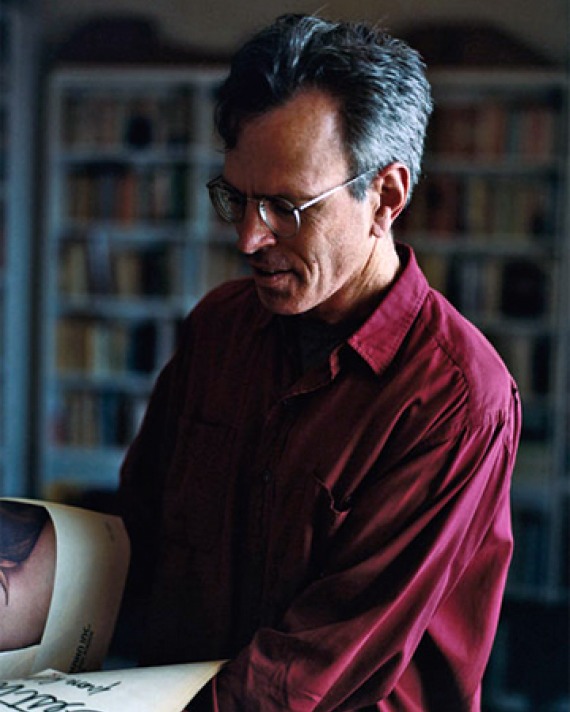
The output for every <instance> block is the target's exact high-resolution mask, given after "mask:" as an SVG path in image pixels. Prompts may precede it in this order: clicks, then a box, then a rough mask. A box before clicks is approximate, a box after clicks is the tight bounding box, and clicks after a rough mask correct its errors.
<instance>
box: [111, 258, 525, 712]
mask: <svg viewBox="0 0 570 712" xmlns="http://www.w3.org/2000/svg"><path fill="white" fill-rule="evenodd" d="M399 251H400V255H401V258H402V263H403V269H402V271H401V273H400V275H399V277H398V279H397V281H396V282H395V283H394V284H393V285H392V287H391V288H390V290H389V291H388V293H387V294H386V295H385V296H384V297H383V299H382V301H381V303H380V304H379V306H378V308H377V309H376V311H375V312H374V313H373V314H372V315H371V316H370V317H369V319H368V320H367V321H366V322H365V323H364V324H363V325H362V326H361V327H360V328H359V329H358V330H357V331H356V332H355V333H354V334H353V335H352V336H351V337H350V338H349V339H348V340H347V341H345V342H344V343H342V344H341V345H340V346H338V347H337V348H335V349H334V351H333V353H332V355H331V356H330V358H329V359H328V360H326V361H325V362H324V363H322V365H321V366H320V367H316V368H313V369H311V370H309V371H307V372H306V373H305V374H304V375H301V376H299V375H298V372H297V370H296V367H295V359H294V358H293V354H292V349H291V344H290V341H288V339H287V338H286V331H284V330H283V329H282V328H280V320H281V318H279V317H276V316H274V315H272V314H270V313H268V312H267V311H266V310H265V309H264V308H263V307H262V306H261V304H260V302H259V300H258V299H257V296H256V293H255V287H254V285H253V283H252V281H250V280H241V281H237V282H233V283H230V284H226V285H224V286H222V287H220V288H218V289H217V290H215V291H214V292H212V293H211V294H210V295H209V296H207V297H206V298H205V299H204V300H203V301H202V303H201V304H199V305H198V307H197V308H196V309H195V310H194V311H193V313H192V314H191V315H190V316H189V318H188V319H187V321H186V323H185V327H184V331H183V335H182V339H181V343H180V348H179V349H178V351H177V353H176V354H175V356H174V358H173V359H172V361H171V362H170V363H169V364H168V365H167V366H166V368H165V370H164V371H163V372H162V374H161V375H160V377H159V380H158V382H157V386H156V389H155V392H154V394H153V397H152V399H151V403H150V406H149V409H148V412H147V415H146V417H145V420H144V423H143V426H142V428H141V431H140V433H139V435H138V436H137V438H136V440H135V441H134V443H133V445H132V447H131V449H130V451H129V453H128V456H127V459H126V461H125V464H124V467H123V471H122V485H121V487H122V495H123V499H124V502H125V518H126V521H127V525H128V528H129V530H130V532H131V536H132V538H133V547H134V558H135V562H136V561H139V565H140V564H142V569H141V572H142V576H141V580H142V583H143V586H146V587H147V588H148V587H150V586H151V584H153V590H152V596H151V606H150V612H149V613H148V615H147V624H148V625H147V629H146V631H145V646H144V647H145V650H144V652H143V654H142V658H141V661H142V662H143V663H144V664H158V663H169V662H190V661H194V660H208V659H219V658H229V659H230V662H229V663H228V664H227V665H226V666H225V667H224V668H223V670H222V671H221V672H220V673H219V674H218V676H217V678H216V679H215V682H214V685H213V697H214V701H213V703H212V704H213V705H214V708H215V709H219V710H222V712H230V711H233V710H246V711H247V712H251V711H253V710H262V711H263V712H274V711H275V712H276V711H277V710H280V711H283V710H294V711H299V712H300V711H303V712H304V711H306V710H319V711H324V710H356V709H362V708H367V707H368V708H371V709H378V710H382V711H383V712H393V711H394V712H395V711H396V710H405V711H406V712H409V711H413V710H434V711H436V712H447V711H449V712H461V710H470V711H471V710H478V709H479V699H480V683H481V678H482V675H483V672H484V668H485V665H486V663H487V660H488V656H489V653H490V649H491V645H492V641H493V636H494V634H495V630H496V624H497V619H498V615H499V608H500V604H501V598H502V595H503V590H504V585H505V579H506V575H507V568H508V564H509V561H510V557H511V551H512V535H511V524H510V510H509V487H510V475H511V471H512V468H513V463H514V458H515V452H516V447H517V443H518V438H519V430H520V408H519V401H518V396H517V390H516V387H515V384H514V383H513V381H512V379H511V377H510V376H509V374H508V372H507V371H506V369H505V367H504V365H503V363H502V362H501V360H500V359H499V357H498V356H497V354H496V353H495V351H494V350H493V349H492V348H491V346H490V345H489V344H488V342H487V341H486V340H485V339H484V338H483V336H482V335H481V334H480V333H479V332H478V331H477V330H476V329H475V328H474V327H473V326H472V325H471V324H469V323H468V322H467V321H466V320H465V319H463V318H462V317H461V316H460V315H459V314H458V313H457V312H456V311H455V310H454V309H453V307H451V306H450V304H449V303H448V302H447V301H446V300H445V299H444V298H443V297H442V296H441V295H440V294H438V293H437V292H435V291H433V290H431V289H430V287H429V286H428V284H427V282H426V280H425V278H424V276H423V274H422V273H421V272H420V270H419V268H418V266H417V263H416V261H415V257H414V255H413V253H412V251H411V250H410V249H409V248H407V247H405V246H399ZM153 567H154V568H153ZM135 571H136V568H135Z"/></svg>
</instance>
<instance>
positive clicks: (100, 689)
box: [0, 661, 223, 712]
mask: <svg viewBox="0 0 570 712" xmlns="http://www.w3.org/2000/svg"><path fill="white" fill-rule="evenodd" d="M222 665H223V661H212V662H205V663H189V664H187V665H165V666H159V667H152V668H132V669H127V670H111V671H103V672H92V673H83V674H80V675H71V674H68V675H64V674H62V673H59V672H57V671H55V670H45V671H43V672H42V673H39V674H37V675H34V676H33V677H29V678H25V679H18V680H1V681H0V712H1V711H2V710H4V709H6V710H17V711H18V712H27V711H28V710H35V709H38V708H40V709H45V710H54V711H55V710H57V712H181V710H183V709H184V707H185V706H186V705H187V704H188V702H190V700H191V699H192V698H193V697H194V696H195V695H196V694H197V693H198V691H199V690H200V689H201V688H202V687H203V686H204V685H205V684H206V683H207V682H208V680H210V679H211V678H212V677H213V676H214V675H215V674H216V673H217V671H218V670H219V669H220V667H221V666H222Z"/></svg>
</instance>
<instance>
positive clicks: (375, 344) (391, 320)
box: [348, 243, 429, 375]
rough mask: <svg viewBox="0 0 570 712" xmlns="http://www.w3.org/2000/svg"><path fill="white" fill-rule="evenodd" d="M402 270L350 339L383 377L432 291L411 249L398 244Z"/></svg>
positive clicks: (362, 356) (353, 345)
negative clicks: (383, 372) (429, 292)
mask: <svg viewBox="0 0 570 712" xmlns="http://www.w3.org/2000/svg"><path fill="white" fill-rule="evenodd" d="M397 250H398V254H399V256H400V262H401V265H402V269H401V270H400V273H399V274H398V277H397V278H396V280H395V282H394V283H393V284H392V285H391V286H390V288H389V290H388V292H386V294H385V295H384V296H383V297H382V300H381V301H380V304H379V305H378V307H377V308H376V310H375V311H374V312H373V313H372V315H371V316H370V317H369V318H368V319H367V320H366V321H365V322H364V324H363V325H362V326H361V327H360V328H359V329H358V330H357V331H356V332H355V333H354V334H353V335H352V336H351V337H350V338H349V339H348V343H349V344H350V346H351V347H352V348H353V349H354V351H356V353H358V354H359V355H360V357H361V358H362V359H364V360H365V361H366V363H368V365H369V366H370V368H371V369H372V370H373V371H374V372H375V373H376V374H377V375H380V373H382V371H384V370H385V369H386V368H387V366H388V365H389V364H390V363H391V361H392V359H393V358H394V356H395V355H396V353H397V351H398V349H399V348H400V346H401V344H402V341H403V340H404V338H405V336H406V334H407V333H408V331H409V329H410V326H411V325H412V323H413V321H414V320H415V318H416V317H417V315H418V313H419V311H420V309H421V306H422V304H423V302H424V300H425V298H426V295H427V293H428V291H429V285H428V283H427V280H426V278H425V277H424V275H423V273H422V271H421V270H420V268H419V266H418V263H417V260H416V257H415V254H414V252H413V250H412V248H411V247H409V246H408V245H404V244H401V243H398V244H397Z"/></svg>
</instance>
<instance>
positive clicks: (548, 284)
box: [400, 69, 570, 712]
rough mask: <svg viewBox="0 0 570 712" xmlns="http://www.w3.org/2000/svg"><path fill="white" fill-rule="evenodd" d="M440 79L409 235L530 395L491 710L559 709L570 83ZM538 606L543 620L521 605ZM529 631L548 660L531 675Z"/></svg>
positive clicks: (432, 276) (521, 75)
mask: <svg viewBox="0 0 570 712" xmlns="http://www.w3.org/2000/svg"><path fill="white" fill-rule="evenodd" d="M431 81H432V84H433V87H434V97H435V102H436V109H435V112H434V117H433V122H432V125H431V127H430V133H429V138H428V144H427V152H426V161H425V164H424V177H423V180H422V182H421V184H420V185H419V186H418V189H417V194H416V195H415V196H414V199H413V201H412V203H411V205H410V208H409V209H408V211H407V212H406V213H405V214H404V215H403V216H402V217H403V220H402V221H401V226H400V230H401V232H400V235H401V236H402V237H403V238H404V239H406V240H407V241H409V242H410V243H411V244H412V245H413V246H414V247H415V249H416V251H417V254H418V259H419V262H420V264H421V265H422V267H423V268H424V271H425V272H426V274H427V276H428V278H429V280H430V282H431V284H432V286H434V287H436V288H437V289H439V290H440V291H442V292H443V293H445V294H446V295H447V296H448V297H449V299H450V300H451V301H452V303H454V304H455V305H456V306H457V307H458V308H459V310H460V311H461V312H462V313H463V314H465V315H466V316H467V317H468V318H469V319H471V320H472V321H473V322H474V323H475V324H477V325H478V326H479V327H480V328H481V330H482V331H483V332H484V333H485V334H486V335H487V337H488V338H489V339H490V341H491V342H492V343H493V344H494V345H495V347H496V348H497V350H498V351H499V353H500V354H501V355H502V356H503V358H504V359H505V361H506V363H507V365H508V366H509V368H510V370H511V372H512V373H513V375H514V376H515V378H516V380H517V382H518V384H519V388H520V391H521V398H522V403H523V434H522V440H521V446H520V451H519V455H518V459H517V464H516V467H515V472H514V475H513V487H512V507H513V529H514V535H515V552H514V557H513V562H512V566H511V570H510V572H509V580H508V585H507V596H506V599H505V606H504V611H503V615H502V618H501V622H500V628H499V634H498V636H497V641H496V644H495V648H494V651H493V656H492V658H491V663H490V666H489V673H488V685H487V698H488V699H487V702H486V706H485V710H486V712H487V711H488V712H506V711H507V710H511V709H517V710H518V709H520V710H532V711H533V712H535V711H536V710H547V709H548V710H551V709H552V710H554V709H558V707H556V706H555V705H556V700H555V699H554V697H555V696H556V694H559V695H560V697H561V698H563V699H565V700H566V704H567V702H568V698H567V692H566V696H565V695H564V691H563V690H564V685H565V683H564V682H563V681H562V679H561V677H562V674H561V673H560V663H559V662H558V663H557V662H556V657H555V655H554V653H553V657H552V664H551V665H550V670H547V669H546V668H548V665H545V663H544V656H543V652H544V646H545V645H548V643H547V639H545V638H544V635H546V633H545V631H547V630H549V629H550V630H551V632H552V631H553V630H554V629H555V628H556V624H554V623H553V621H555V620H556V621H558V625H559V626H560V625H561V626H564V615H563V614H561V611H563V610H564V609H565V608H566V607H567V605H568V603H567V602H568V591H569V579H568V563H567V562H568V557H569V551H568V512H569V503H570V458H569V456H568V447H569V446H568V442H569V432H570V431H569V428H570V417H569V390H568V389H569V385H568V384H569V382H568V377H569V373H568V371H569V362H570V352H569V343H570V341H569V337H568V329H569V321H570V314H569V310H570V292H569V285H568V283H569V280H570V240H569V239H568V234H569V227H570V219H569V216H568V205H569V204H570V202H569V200H568V196H569V192H568V191H569V181H568V176H569V167H570V166H569V154H568V131H569V128H570V126H569V112H568V94H569V80H568V76H567V75H566V74H565V73H564V72H563V71H550V70H544V69H541V70H530V69H529V70H505V71H503V70H494V71H488V70H485V71H483V70H475V69H465V70H453V71H449V70H446V69H441V70H437V71H433V73H432V75H431ZM529 606H530V607H531V608H532V610H533V611H534V614H535V616H536V618H535V620H534V621H533V622H532V623H530V624H529V620H528V618H525V617H524V615H521V613H520V611H521V610H527V609H528V607H529ZM539 630H540V633H539V632H538V631H539ZM517 640H518V641H522V640H525V641H526V649H527V653H525V654H526V655H528V658H529V660H530V659H533V660H534V663H535V667H534V672H531V670H530V669H529V670H528V671H527V673H528V674H526V675H525V676H524V678H525V679H522V677H523V676H521V674H520V670H521V669H522V668H521V667H520V665H519V662H520V660H519V658H518V656H517V642H516V641H517ZM521 644H522V643H521ZM566 646H567V643H566ZM532 650H535V651H536V650H541V651H542V652H541V653H537V652H534V653H533V652H531V651H532ZM517 661H518V662H517ZM555 669H558V678H557V679H556V680H554V678H553V675H552V674H551V673H552V671H553V670H555ZM547 673H548V674H547ZM549 677H550V678H551V682H552V684H551V685H550V688H551V689H549V690H548V689H546V688H548V685H545V684H544V680H546V679H549ZM557 690H558V693H557ZM549 695H552V696H553V697H552V699H551V700H549V699H548V696H549ZM547 702H548V704H547ZM548 705H551V706H548ZM560 709H562V707H560Z"/></svg>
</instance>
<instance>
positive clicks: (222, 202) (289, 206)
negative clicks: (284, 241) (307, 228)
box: [206, 169, 376, 237]
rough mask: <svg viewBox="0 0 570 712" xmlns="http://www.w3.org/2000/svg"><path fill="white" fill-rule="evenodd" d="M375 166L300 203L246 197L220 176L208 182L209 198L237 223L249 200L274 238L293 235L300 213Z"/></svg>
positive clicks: (219, 211)
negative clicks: (255, 205)
mask: <svg viewBox="0 0 570 712" xmlns="http://www.w3.org/2000/svg"><path fill="white" fill-rule="evenodd" d="M373 172H376V169H373V170H369V171H366V172H365V173H361V174H360V175H358V176H355V177H354V178H350V180H347V181H346V182H344V183H341V184H340V185H337V186H335V187H334V188H329V189H328V190H325V192H324V193H321V194H320V195H317V196H315V197H314V198H311V199H310V200H307V202H306V203H303V204H302V205H294V204H293V203H292V202H291V201H290V200H287V198H282V197H281V196H272V197H266V196H264V197H261V198H249V197H248V196H247V195H244V194H243V193H240V191H239V190H237V189H236V188H234V187H233V186H231V185H229V183H226V181H225V180H224V179H223V177H222V176H218V177H217V178H214V179H213V180H211V181H210V182H209V183H208V184H207V186H206V187H207V188H208V191H209V193H210V200H211V201H212V205H213V206H214V210H215V211H216V213H217V214H218V216H219V217H220V218H221V219H222V220H223V221H224V222H227V223H239V222H241V221H242V220H243V218H244V215H245V208H246V205H247V204H248V203H257V212H258V213H259V217H260V218H261V219H262V220H263V222H264V224H265V225H267V227H268V228H269V229H270V230H271V232H272V233H273V234H274V235H275V236H276V237H294V236H295V235H296V234H297V232H298V231H299V228H300V227H301V213H302V212H303V211H304V210H306V209H307V208H310V207H311V206H313V205H315V204H316V203H319V202H320V201H321V200H325V199H326V198H330V196H331V195H334V194H335V193H336V192H337V191H339V190H342V188H347V187H348V186H349V185H352V184H353V183H355V182H356V181H357V180H359V179H360V178H364V177H365V176H367V175H371V174H372V173H373Z"/></svg>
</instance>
